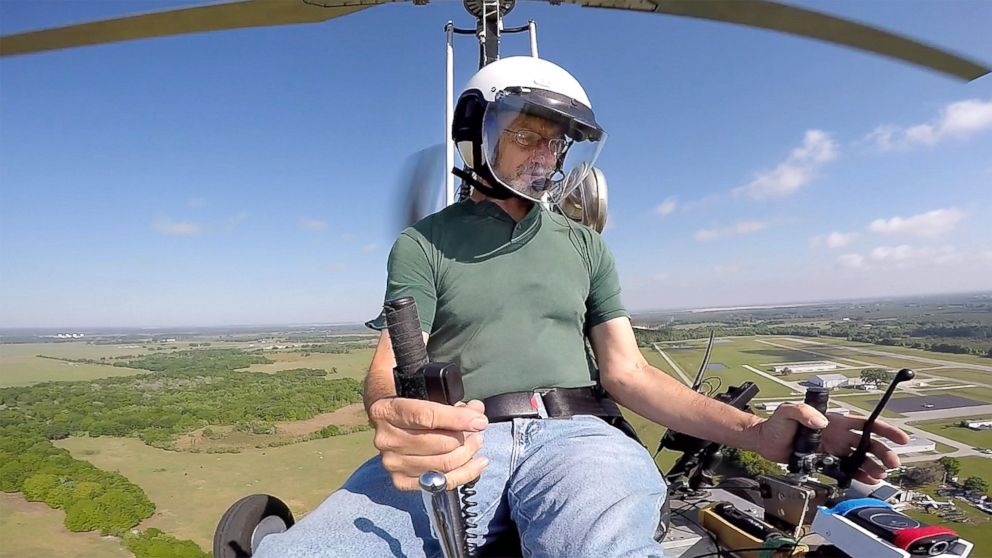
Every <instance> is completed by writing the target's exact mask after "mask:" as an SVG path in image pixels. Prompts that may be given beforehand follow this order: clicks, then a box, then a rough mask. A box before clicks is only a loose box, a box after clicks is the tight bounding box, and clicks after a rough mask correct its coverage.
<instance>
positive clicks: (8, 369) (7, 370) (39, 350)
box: [0, 343, 148, 387]
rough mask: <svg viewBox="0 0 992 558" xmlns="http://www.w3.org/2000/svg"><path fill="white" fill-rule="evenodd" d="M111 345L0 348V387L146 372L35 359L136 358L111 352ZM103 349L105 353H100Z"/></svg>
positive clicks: (118, 351)
mask: <svg viewBox="0 0 992 558" xmlns="http://www.w3.org/2000/svg"><path fill="white" fill-rule="evenodd" d="M113 347H114V346H112V345H86V344H84V343H25V344H15V345H0V387H12V386H27V385H31V384H37V383H40V382H47V381H73V380H93V379H96V378H109V377H111V376H130V375H132V374H142V373H146V372H148V371H147V370H136V369H134V368H122V367H120V366H106V365H102V364H81V363H76V362H66V361H64V360H55V359H51V358H41V357H39V356H37V355H39V354H42V355H48V356H58V357H59V358H96V359H99V358H100V357H101V356H107V357H108V358H109V357H110V356H113V355H114V354H115V353H119V354H120V355H124V354H140V353H142V352H143V351H141V350H140V349H126V350H125V349H121V348H118V349H116V350H115V349H114V348H113ZM104 348H106V352H104V353H102V354H101V353H100V350H102V349H104Z"/></svg>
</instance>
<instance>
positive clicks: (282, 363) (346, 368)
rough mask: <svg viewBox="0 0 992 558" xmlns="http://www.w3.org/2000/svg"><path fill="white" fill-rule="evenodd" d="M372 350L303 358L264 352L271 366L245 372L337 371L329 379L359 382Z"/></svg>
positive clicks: (356, 350) (287, 353)
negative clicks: (307, 369)
mask: <svg viewBox="0 0 992 558" xmlns="http://www.w3.org/2000/svg"><path fill="white" fill-rule="evenodd" d="M374 352H375V350H374V349H354V350H352V351H351V352H350V353H344V354H335V353H311V354H310V355H309V356H303V353H292V352H278V351H266V352H265V353H264V354H265V357H266V358H268V359H269V360H272V361H275V362H274V363H272V364H253V365H251V366H249V367H248V368H247V369H246V370H248V371H250V372H268V373H272V372H279V371H280V370H292V369H293V368H317V369H324V370H327V371H328V372H331V371H333V369H334V368H337V369H338V373H337V374H336V375H334V376H331V378H355V379H356V380H361V379H363V378H365V374H366V373H367V372H368V371H369V364H370V363H371V362H372V354H373V353H374Z"/></svg>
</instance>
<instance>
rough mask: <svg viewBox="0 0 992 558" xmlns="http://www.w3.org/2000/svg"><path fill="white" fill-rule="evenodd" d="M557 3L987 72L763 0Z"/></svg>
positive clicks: (966, 72) (968, 73)
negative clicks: (739, 28)
mask: <svg viewBox="0 0 992 558" xmlns="http://www.w3.org/2000/svg"><path fill="white" fill-rule="evenodd" d="M563 1H565V2H568V3H570V4H578V5H580V6H583V7H587V8H613V9H620V10H633V11H641V12H653V13H657V14H666V15H675V16H684V17H692V18H698V19H708V20H712V21H722V22H724V23H736V24H738V25H746V26H748V27H757V28H759V29H768V30H771V31H780V32H782V33H789V34H792V35H798V36H800V37H807V38H811V39H819V40H821V41H825V42H828V43H833V44H837V45H842V46H847V47H851V48H855V49H858V50H864V51H868V52H873V53H875V54H880V55H882V56H887V57H889V58H894V59H896V60H900V61H903V62H909V63H910V64H915V65H917V66H922V67H924V68H928V69H930V70H935V71H937V72H940V73H943V74H947V75H950V76H953V77H956V78H959V79H963V80H966V81H971V80H974V79H977V78H980V77H982V76H984V75H985V74H987V73H989V72H990V71H992V69H990V68H989V67H988V66H987V65H984V64H980V63H978V62H975V61H972V60H968V59H966V58H963V57H961V56H959V55H957V54H954V53H951V52H948V51H945V50H940V49H938V48H936V47H933V46H930V45H927V44H924V43H921V42H918V41H914V40H912V39H909V38H906V37H901V36H899V35H896V34H894V33H890V32H888V31H885V30H882V29H879V28H877V27H871V26H868V25H864V24H862V23H857V22H854V21H851V20H847V19H842V18H839V17H836V16H832V15H828V14H824V13H821V12H816V11H813V10H807V9H805V8H799V7H796V6H788V5H785V4H781V3H778V2H771V1H768V0H563Z"/></svg>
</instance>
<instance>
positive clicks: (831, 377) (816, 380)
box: [809, 374, 847, 389]
mask: <svg viewBox="0 0 992 558" xmlns="http://www.w3.org/2000/svg"><path fill="white" fill-rule="evenodd" d="M809 383H811V384H813V385H814V386H820V387H824V388H827V389H833V388H835V387H840V386H846V385H847V376H844V375H842V374H817V375H816V376H813V377H812V378H810V379H809Z"/></svg>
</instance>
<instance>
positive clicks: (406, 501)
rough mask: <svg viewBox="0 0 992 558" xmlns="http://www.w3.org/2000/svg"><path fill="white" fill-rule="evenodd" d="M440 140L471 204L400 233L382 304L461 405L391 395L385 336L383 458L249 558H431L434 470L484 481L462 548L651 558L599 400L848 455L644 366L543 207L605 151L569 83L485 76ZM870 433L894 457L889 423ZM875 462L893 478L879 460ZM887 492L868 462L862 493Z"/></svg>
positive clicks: (640, 473) (802, 413) (573, 233)
mask: <svg viewBox="0 0 992 558" xmlns="http://www.w3.org/2000/svg"><path fill="white" fill-rule="evenodd" d="M452 133H453V136H454V139H455V141H456V142H457V144H458V148H459V152H460V153H461V156H462V159H463V160H464V161H465V164H466V167H467V169H468V170H467V171H462V172H461V173H460V176H462V178H463V179H464V180H465V181H466V182H467V183H468V184H469V185H471V186H472V187H473V191H472V194H471V196H470V198H469V199H467V200H464V201H462V202H459V203H457V204H454V205H453V206H451V207H448V208H446V209H444V210H442V211H441V212H439V213H436V214H434V215H432V216H430V217H428V218H426V219H424V220H422V221H420V222H419V223H417V224H416V225H414V226H413V227H411V228H409V229H407V230H405V231H404V232H403V233H402V234H401V235H400V237H399V239H398V240H397V241H396V243H395V244H394V246H393V249H392V251H391V253H390V256H389V263H388V282H387V288H386V298H387V299H390V298H396V297H400V296H412V297H413V298H414V299H415V300H416V302H417V306H418V311H419V316H420V320H421V327H422V330H423V332H424V339H425V341H426V342H427V348H428V353H429V355H430V357H431V359H432V360H434V361H442V362H455V363H457V364H458V365H459V366H460V368H461V369H462V371H463V374H464V382H465V389H466V399H468V400H469V401H468V403H465V404H460V405H458V406H447V405H441V404H437V403H431V402H425V401H416V400H409V399H402V398H397V397H396V396H395V394H396V392H395V389H394V386H393V379H392V369H393V367H394V366H395V359H394V356H393V352H392V347H391V345H390V340H389V335H388V333H387V332H386V331H383V333H382V335H381V337H380V341H379V345H378V347H377V349H376V352H375V356H374V357H373V361H372V365H371V368H370V371H369V375H368V377H367V379H366V384H365V403H366V409H367V411H368V414H369V417H370V419H371V421H372V423H373V425H374V426H375V429H376V433H375V446H376V448H377V449H378V450H379V452H380V455H379V456H377V457H375V458H373V459H372V460H370V461H368V462H367V463H365V464H364V465H362V466H361V467H360V468H359V469H358V470H357V471H356V472H355V473H354V474H353V475H352V477H351V478H350V479H349V480H348V481H347V482H346V483H345V485H344V486H343V487H342V489H341V490H339V491H338V492H335V493H334V494H333V495H331V497H330V498H328V499H327V501H325V502H324V503H323V504H321V506H320V507H318V509H317V510H315V511H314V512H312V513H311V514H309V515H308V516H306V517H305V518H304V519H303V520H302V521H300V522H299V523H298V524H297V525H296V526H294V527H293V528H292V529H290V530H289V531H288V532H287V533H285V534H282V535H273V536H269V537H267V538H266V539H265V540H264V541H263V543H262V545H261V547H260V548H259V550H258V552H257V553H256V556H263V557H268V556H279V557H287V556H348V557H356V556H370V557H371V556H432V557H433V556H440V547H439V546H438V544H437V541H436V540H435V539H434V538H433V536H432V534H431V532H430V525H429V520H428V518H427V514H426V512H425V510H424V507H423V503H422V501H421V497H420V495H419V494H418V493H417V492H416V489H417V479H418V477H419V476H420V474H422V473H423V472H425V471H427V470H438V471H442V472H444V473H446V475H447V478H448V482H449V487H452V488H453V487H455V486H459V485H463V484H465V483H468V482H469V481H472V480H473V479H478V482H477V484H476V485H475V487H474V490H475V495H474V496H472V497H471V498H470V502H471V503H472V504H473V507H472V509H471V511H472V512H473V513H475V514H476V517H475V518H474V519H473V521H472V523H474V524H475V525H474V526H473V527H470V528H469V534H470V535H471V536H472V540H473V542H476V543H484V542H488V541H490V540H492V539H494V538H495V537H498V536H499V535H501V534H502V533H504V532H506V531H507V530H508V529H513V528H516V529H517V530H518V531H519V534H520V540H521V549H522V551H523V554H524V555H525V556H562V557H570V558H571V557H583V556H590V557H597V558H599V557H613V556H638V557H642V556H660V555H661V552H660V547H659V545H658V543H657V542H656V541H655V540H654V536H655V530H656V527H657V525H658V522H659V515H660V512H659V509H660V507H661V504H662V503H663V501H664V499H665V495H666V487H665V484H664V481H663V480H662V478H661V475H660V474H659V472H658V470H657V468H656V466H655V464H654V462H653V460H652V458H651V457H650V455H648V453H647V451H646V450H645V448H644V447H643V446H641V445H640V444H639V443H637V442H636V441H635V440H633V439H631V438H630V437H629V436H627V435H626V434H624V433H623V432H622V431H621V429H620V428H617V427H615V426H613V425H616V426H621V427H622V426H624V423H622V419H620V418H619V417H617V413H616V405H615V404H614V403H613V402H612V401H611V400H610V399H609V398H606V397H604V395H603V392H602V390H605V392H607V393H609V395H610V396H612V398H613V399H615V400H616V402H618V403H620V404H622V405H624V406H625V407H627V408H629V409H631V410H632V411H634V412H636V413H638V414H640V415H642V416H644V417H647V418H648V419H651V420H653V421H655V422H658V423H660V424H663V425H666V426H669V427H671V428H674V429H676V430H678V431H680V432H685V433H687V434H691V435H694V436H698V437H700V438H704V439H708V440H713V441H716V442H720V443H724V444H728V445H731V446H735V447H739V448H744V449H748V450H752V451H756V452H758V453H760V454H761V455H763V456H764V457H766V458H768V459H772V460H775V461H785V460H787V459H788V456H789V453H790V450H791V442H792V439H793V437H794V434H795V432H796V428H797V427H798V426H799V425H800V424H802V425H805V426H809V427H813V428H822V427H826V430H825V432H824V436H823V446H824V448H825V449H826V450H827V451H830V452H831V453H835V454H840V455H844V454H847V453H850V451H851V448H852V447H853V446H854V445H856V444H857V440H858V435H857V434H855V433H854V432H852V431H851V430H852V429H857V428H858V427H859V426H860V425H861V424H862V423H863V420H862V419H856V418H847V417H841V416H839V415H832V416H831V419H830V422H829V425H828V421H827V419H826V418H825V417H824V416H822V415H821V414H819V413H818V412H817V411H816V410H814V409H813V408H811V407H808V406H805V405H790V404H784V405H782V406H780V407H779V408H778V409H777V410H776V412H775V413H774V415H773V416H772V417H771V418H769V419H767V420H765V419H761V418H758V417H755V416H753V415H750V414H747V413H743V412H740V411H738V410H736V409H734V408H732V407H729V406H727V405H723V404H721V403H717V402H716V401H714V400H712V399H708V398H706V397H703V396H701V395H699V394H696V393H694V392H693V391H691V390H690V389H688V388H687V387H686V386H684V385H682V384H680V383H679V382H677V381H675V380H673V379H671V378H670V377H669V376H667V375H666V374H664V373H662V372H661V371H659V370H657V369H655V368H653V367H651V366H650V365H649V364H648V363H647V362H646V361H645V360H644V358H643V356H642V355H641V353H640V351H639V350H638V348H637V344H636V342H635V339H634V334H633V330H632V329H631V325H630V320H629V314H628V313H627V311H626V309H625V308H624V307H623V305H622V303H621V300H620V285H619V280H618V278H617V274H616V271H615V269H614V263H613V257H612V255H611V254H610V252H609V250H608V249H607V248H606V246H605V244H604V243H603V241H602V239H601V237H600V236H599V235H598V234H596V233H595V232H593V231H592V230H591V229H589V228H588V227H584V226H582V225H578V224H575V223H572V222H571V221H570V220H568V219H567V218H565V217H563V216H561V215H558V214H555V213H552V212H550V211H548V210H547V209H545V207H544V205H545V204H554V203H557V202H560V201H561V200H562V199H563V198H564V197H565V196H567V195H568V194H569V193H570V192H571V191H572V190H573V189H574V188H575V187H577V186H578V185H579V183H580V182H581V181H582V179H583V178H584V177H585V175H586V173H587V172H588V171H589V169H591V168H592V166H593V164H594V162H595V159H596V156H597V155H598V153H599V150H600V148H601V146H602V144H603V142H604V141H605V138H606V133H605V132H604V131H603V130H602V128H601V127H600V126H599V124H598V123H597V122H596V120H595V117H594V115H593V112H592V108H591V104H590V103H589V100H588V98H587V96H586V94H585V92H584V91H583V90H582V87H581V86H580V85H579V83H578V82H577V81H576V80H575V79H574V78H573V77H572V76H571V75H569V74H568V73H567V72H565V70H563V69H561V68H559V67H558V66H555V65H554V64H551V63H549V62H546V61H543V60H539V59H537V58H530V57H518V58H507V59H503V60H500V61H497V62H494V63H492V64H490V65H488V66H486V67H485V68H483V69H482V70H480V71H479V72H478V73H477V74H476V75H475V76H474V77H473V78H472V79H471V80H470V82H469V84H468V86H467V87H466V90H465V92H464V93H463V94H462V96H461V97H460V99H459V103H458V106H457V108H456V110H455V121H454V124H453V130H452ZM373 325H375V326H376V327H378V328H380V329H381V328H382V326H383V323H382V320H381V316H380V320H378V321H377V322H376V323H374V324H373ZM586 339H588V340H589V342H590V344H591V347H592V352H593V353H594V354H592V355H590V354H588V351H587V350H586ZM597 386H600V387H601V388H602V390H600V389H597ZM535 390H538V395H534V392H535ZM544 404H546V405H544ZM542 411H546V412H542ZM875 431H876V433H878V434H881V435H884V436H886V437H888V438H890V439H892V440H895V441H897V442H903V443H904V442H905V441H907V436H906V435H905V434H904V433H902V432H901V431H899V430H897V429H895V428H893V427H891V426H889V425H886V424H884V423H882V422H878V423H876V427H875ZM872 451H873V453H874V454H875V455H876V456H878V457H879V458H880V459H881V460H882V462H883V463H884V464H885V466H887V467H894V466H897V465H898V459H897V458H896V456H895V455H894V454H893V453H892V452H891V451H890V450H888V449H887V448H885V447H884V446H883V445H882V444H879V443H876V444H875V445H873V446H872ZM884 475H885V473H884V468H883V467H882V465H880V464H878V463H876V462H875V461H870V460H869V461H868V462H866V463H865V465H864V467H863V468H862V471H861V473H860V478H861V479H862V480H866V481H869V482H870V481H873V480H874V479H879V478H882V477H884ZM397 489H398V490H397Z"/></svg>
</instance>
